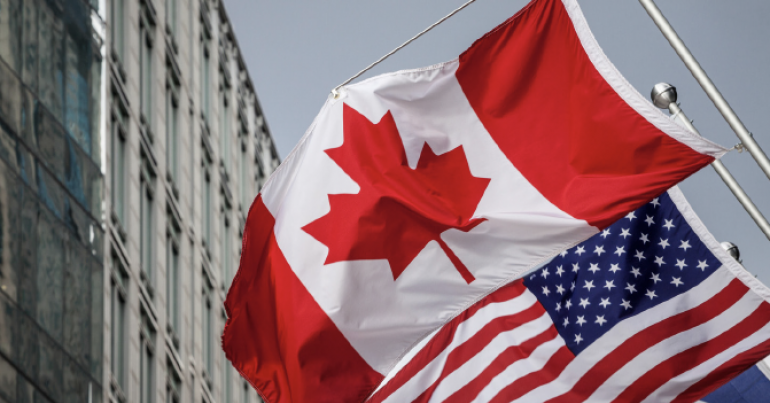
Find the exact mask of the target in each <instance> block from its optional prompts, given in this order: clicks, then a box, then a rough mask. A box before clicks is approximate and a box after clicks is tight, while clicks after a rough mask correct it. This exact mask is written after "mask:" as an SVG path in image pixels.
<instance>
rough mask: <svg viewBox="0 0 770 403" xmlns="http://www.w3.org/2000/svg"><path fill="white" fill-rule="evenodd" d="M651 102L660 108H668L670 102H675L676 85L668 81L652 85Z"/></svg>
mask: <svg viewBox="0 0 770 403" xmlns="http://www.w3.org/2000/svg"><path fill="white" fill-rule="evenodd" d="M650 98H652V103H653V104H655V106H657V107H658V108H660V109H668V106H669V105H671V104H672V103H676V87H674V86H673V85H671V84H669V83H658V84H655V86H653V87H652V93H651V94H650Z"/></svg>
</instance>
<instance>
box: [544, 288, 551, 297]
mask: <svg viewBox="0 0 770 403" xmlns="http://www.w3.org/2000/svg"><path fill="white" fill-rule="evenodd" d="M550 293H551V290H549V289H548V287H547V286H543V294H545V296H546V297H547V296H548V294H550Z"/></svg>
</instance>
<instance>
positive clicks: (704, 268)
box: [698, 260, 709, 271]
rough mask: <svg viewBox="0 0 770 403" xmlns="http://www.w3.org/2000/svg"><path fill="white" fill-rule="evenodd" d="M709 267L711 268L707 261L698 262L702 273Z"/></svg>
mask: <svg viewBox="0 0 770 403" xmlns="http://www.w3.org/2000/svg"><path fill="white" fill-rule="evenodd" d="M707 267H709V265H708V264H707V263H706V261H705V260H698V268H699V269H701V271H704V270H706V268H707Z"/></svg>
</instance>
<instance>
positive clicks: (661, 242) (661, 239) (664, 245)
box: [658, 238, 670, 249]
mask: <svg viewBox="0 0 770 403" xmlns="http://www.w3.org/2000/svg"><path fill="white" fill-rule="evenodd" d="M658 245H660V246H661V247H662V248H663V249H666V246H669V245H670V244H669V243H668V239H663V238H660V242H659V243H658Z"/></svg>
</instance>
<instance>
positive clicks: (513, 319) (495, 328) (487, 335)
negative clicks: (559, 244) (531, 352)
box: [414, 302, 546, 402]
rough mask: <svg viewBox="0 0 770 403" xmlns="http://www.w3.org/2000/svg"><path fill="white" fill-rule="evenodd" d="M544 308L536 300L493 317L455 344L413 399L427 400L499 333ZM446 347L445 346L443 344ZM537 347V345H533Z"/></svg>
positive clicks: (535, 316) (514, 326) (418, 400)
mask: <svg viewBox="0 0 770 403" xmlns="http://www.w3.org/2000/svg"><path fill="white" fill-rule="evenodd" d="M545 313H546V312H545V309H544V308H543V306H542V305H540V303H538V302H536V303H534V304H533V305H532V306H531V307H529V308H527V309H525V310H524V311H521V312H519V313H516V314H513V315H508V316H501V317H499V318H495V319H493V320H492V321H490V322H489V323H487V324H486V325H484V327H482V328H481V329H480V330H479V331H478V332H476V333H475V334H474V335H473V336H471V337H470V338H469V339H468V340H466V341H465V342H463V344H461V345H459V346H457V347H456V348H455V349H454V350H452V352H450V353H449V354H448V355H447V359H446V362H445V363H444V368H442V370H441V375H439V377H438V379H436V381H435V382H433V384H432V385H431V386H430V387H429V388H428V389H427V390H425V392H423V393H422V395H421V396H420V397H418V398H417V399H415V400H414V401H415V402H427V401H429V400H430V397H431V396H432V395H433V391H434V390H436V388H437V387H438V385H439V384H440V383H441V382H442V381H443V380H444V379H445V378H446V377H447V376H449V374H451V373H452V372H454V371H456V370H457V369H458V368H460V367H461V366H462V365H463V364H465V363H466V362H468V360H470V359H471V358H473V357H475V356H476V355H477V354H478V353H480V352H481V350H483V349H484V348H485V347H486V346H487V345H489V343H490V342H491V341H492V340H493V339H494V338H495V337H497V336H498V335H499V334H500V333H503V332H507V331H509V330H513V329H516V328H518V327H520V326H523V325H526V324H527V323H529V322H531V321H533V320H536V319H538V318H540V317H542V316H543V315H545ZM445 347H446V346H445ZM535 347H537V346H535Z"/></svg>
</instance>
